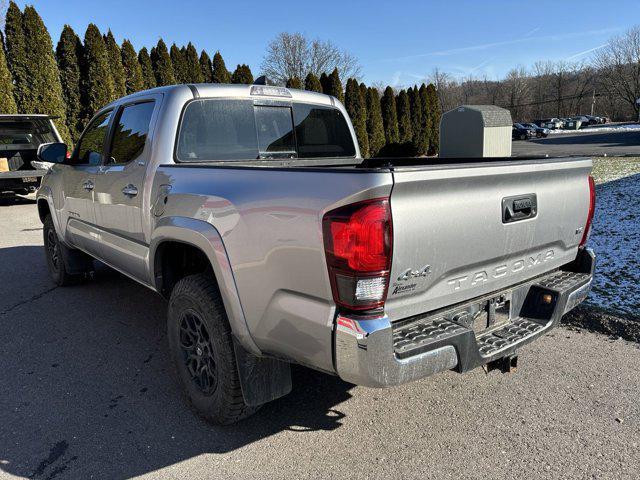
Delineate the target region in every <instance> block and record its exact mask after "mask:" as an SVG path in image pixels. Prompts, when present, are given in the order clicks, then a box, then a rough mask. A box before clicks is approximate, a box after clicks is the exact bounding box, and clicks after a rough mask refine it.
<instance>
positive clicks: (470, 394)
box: [0, 199, 640, 480]
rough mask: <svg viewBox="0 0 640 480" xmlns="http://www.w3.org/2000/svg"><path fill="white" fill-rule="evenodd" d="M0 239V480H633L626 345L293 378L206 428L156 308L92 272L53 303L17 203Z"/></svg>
mask: <svg viewBox="0 0 640 480" xmlns="http://www.w3.org/2000/svg"><path fill="white" fill-rule="evenodd" d="M636 200H637V199H636ZM0 232H1V233H0V275H2V279H3V295H2V297H0V323H1V326H2V328H1V330H0V332H1V333H0V342H1V344H2V349H0V364H1V365H2V369H1V370H0V385H2V392H3V393H2V395H0V438H1V439H2V441H1V444H0V478H16V477H17V478H47V479H53V478H55V479H63V478H130V477H134V476H144V477H145V478H176V479H178V478H234V479H238V478H260V479H264V478H350V479H359V478H385V477H387V478H449V477H451V478H471V479H475V478H478V479H487V478H510V479H511V478H523V479H525V478H526V479H531V478H549V479H557V478H565V479H574V478H575V479H585V478H598V479H605V478H611V479H616V480H620V479H636V478H638V472H640V403H639V402H638V398H640V348H639V345H638V344H637V343H631V342H627V341H625V340H622V339H619V338H611V337H608V336H606V335H602V334H596V333H590V332H585V331H579V330H575V329H568V328H565V327H563V328H559V329H556V330H555V331H553V332H551V333H550V334H549V335H547V336H546V337H544V338H542V339H540V340H538V341H537V342H535V343H533V344H532V345H529V346H527V347H525V348H523V349H522V351H521V354H520V368H519V369H518V371H517V372H516V373H514V374H509V375H504V374H500V373H497V372H492V373H491V374H485V373H484V372H483V371H482V370H475V371H473V372H471V373H469V374H466V375H459V374H456V373H453V372H448V373H446V374H443V375H439V376H436V377H433V378H429V379H425V380H423V381H419V382H416V383H413V384H409V385H405V386H403V387H399V388H395V389H391V390H373V389H367V388H362V387H354V386H352V385H349V384H347V383H344V382H342V381H340V380H339V379H337V378H335V377H330V376H327V375H324V374H321V373H316V372H313V371H309V370H306V369H303V368H296V369H295V370H294V391H293V392H292V393H291V394H290V395H289V396H287V397H285V398H283V399H281V400H279V401H276V402H274V403H272V404H270V405H268V406H266V407H264V408H263V409H262V410H261V411H260V412H259V413H258V414H257V415H256V416H254V417H252V418H250V419H249V420H247V421H245V422H243V423H241V424H239V425H237V426H235V427H226V428H220V427H214V426H210V425H208V424H206V423H204V422H203V421H201V420H200V419H198V418H197V417H196V416H194V415H193V414H192V413H191V412H190V411H189V410H188V409H187V408H186V407H185V406H184V404H183V402H182V400H181V398H180V393H179V390H178V388H177V386H176V384H175V382H174V380H173V378H172V373H171V367H170V363H169V357H168V355H167V349H166V345H165V344H166V338H165V333H164V332H165V310H166V304H165V302H164V301H163V300H162V299H160V298H159V297H158V296H156V295H155V294H153V293H152V292H150V291H148V290H146V289H144V288H143V287H141V286H139V285H137V284H136V283H134V282H132V281H130V280H128V279H127V278H125V277H123V276H121V275H120V274H118V273H115V272H113V271H110V270H108V269H105V268H102V269H99V270H98V272H97V276H96V279H95V280H94V281H92V282H90V283H88V284H85V285H81V286H77V287H72V288H54V287H53V284H52V283H51V282H50V281H49V279H48V276H47V274H46V269H45V263H44V256H43V252H42V238H41V235H42V231H41V224H40V222H39V220H38V218H37V213H36V208H35V204H34V203H33V201H32V200H30V199H27V200H19V201H16V202H14V201H0Z"/></svg>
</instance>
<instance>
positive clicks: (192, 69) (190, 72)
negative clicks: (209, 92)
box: [184, 42, 204, 83]
mask: <svg viewBox="0 0 640 480" xmlns="http://www.w3.org/2000/svg"><path fill="white" fill-rule="evenodd" d="M184 57H185V62H186V67H187V76H188V77H189V83H202V82H204V76H203V75H202V70H201V69H200V59H199V58H198V51H197V50H196V47H194V46H193V44H192V43H191V42H189V43H188V44H187V48H186V50H185V54H184Z"/></svg>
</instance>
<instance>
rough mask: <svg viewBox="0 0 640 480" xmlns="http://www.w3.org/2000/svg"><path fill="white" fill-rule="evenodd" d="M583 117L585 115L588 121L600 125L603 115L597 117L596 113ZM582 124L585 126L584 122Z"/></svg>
mask: <svg viewBox="0 0 640 480" xmlns="http://www.w3.org/2000/svg"><path fill="white" fill-rule="evenodd" d="M583 117H585V118H586V119H587V121H588V124H589V125H590V126H591V125H599V124H601V123H603V122H602V118H601V117H596V116H595V115H583ZM582 126H583V127H584V123H583V124H582Z"/></svg>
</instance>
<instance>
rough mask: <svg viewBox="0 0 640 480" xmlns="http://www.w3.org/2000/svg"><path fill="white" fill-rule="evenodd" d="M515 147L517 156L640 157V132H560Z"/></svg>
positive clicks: (514, 144)
mask: <svg viewBox="0 0 640 480" xmlns="http://www.w3.org/2000/svg"><path fill="white" fill-rule="evenodd" d="M603 127H606V125H603ZM595 129H596V128H593V130H595ZM512 145H513V146H512V152H513V155H549V156H564V155H588V156H602V155H607V156H614V155H636V156H639V155H640V130H637V131H622V132H610V131H609V132H603V133H599V132H577V133H559V134H552V135H549V136H548V137H547V138H540V139H535V140H516V141H514V142H512Z"/></svg>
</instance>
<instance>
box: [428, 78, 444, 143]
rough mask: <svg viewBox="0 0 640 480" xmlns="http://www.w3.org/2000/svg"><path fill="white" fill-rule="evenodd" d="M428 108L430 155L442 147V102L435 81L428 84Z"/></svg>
mask: <svg viewBox="0 0 640 480" xmlns="http://www.w3.org/2000/svg"><path fill="white" fill-rule="evenodd" d="M426 97H427V110H428V112H429V116H430V120H429V123H430V124H431V131H430V132H429V149H428V154H429V155H436V154H437V153H438V150H439V149H440V116H441V112H440V102H439V101H438V92H437V90H436V87H435V85H434V84H433V83H430V84H429V85H427V91H426Z"/></svg>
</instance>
